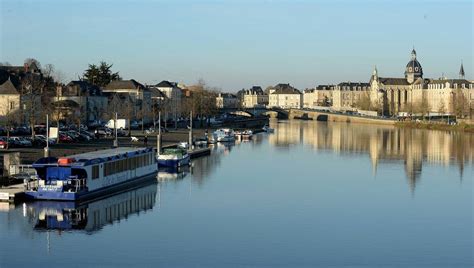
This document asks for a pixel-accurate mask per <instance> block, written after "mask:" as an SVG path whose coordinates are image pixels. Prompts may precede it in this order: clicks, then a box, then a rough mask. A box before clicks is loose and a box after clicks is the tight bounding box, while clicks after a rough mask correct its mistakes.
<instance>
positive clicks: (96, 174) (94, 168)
mask: <svg viewBox="0 0 474 268" xmlns="http://www.w3.org/2000/svg"><path fill="white" fill-rule="evenodd" d="M98 178H99V165H93V166H92V179H93V180H95V179H98Z"/></svg>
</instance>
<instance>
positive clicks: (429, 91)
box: [334, 49, 474, 117]
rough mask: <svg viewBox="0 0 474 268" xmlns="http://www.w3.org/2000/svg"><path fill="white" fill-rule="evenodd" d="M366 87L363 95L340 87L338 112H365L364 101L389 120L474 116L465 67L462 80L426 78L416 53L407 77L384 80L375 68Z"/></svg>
mask: <svg viewBox="0 0 474 268" xmlns="http://www.w3.org/2000/svg"><path fill="white" fill-rule="evenodd" d="M366 85H367V87H362V92H361V91H359V90H352V88H351V87H344V86H336V88H335V92H334V97H335V99H334V109H339V110H344V109H350V108H359V109H361V108H362V107H360V104H361V102H362V100H363V99H364V98H365V99H367V101H369V102H370V106H369V107H365V109H369V110H374V111H378V112H379V114H380V115H386V116H393V115H398V114H399V113H405V114H428V113H440V114H456V115H457V116H461V117H466V116H468V115H471V114H472V109H473V108H474V105H472V104H473V102H474V83H473V81H468V80H466V79H465V73H464V67H463V65H462V63H461V67H460V70H459V78H458V79H448V78H446V77H441V78H439V79H429V78H424V77H423V67H422V66H421V64H420V62H419V61H418V59H417V56H416V51H415V49H413V50H412V52H411V59H410V61H409V62H408V64H407V65H406V67H405V77H381V76H379V74H378V70H377V68H374V71H373V73H372V76H371V78H370V82H369V83H368V84H366ZM364 89H365V90H364ZM337 91H339V92H337ZM352 95H354V96H352ZM338 98H341V100H339V99H338ZM345 100H346V101H345ZM347 100H353V101H347Z"/></svg>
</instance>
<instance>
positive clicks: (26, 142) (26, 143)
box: [20, 137, 33, 147]
mask: <svg viewBox="0 0 474 268" xmlns="http://www.w3.org/2000/svg"><path fill="white" fill-rule="evenodd" d="M20 144H21V146H22V147H31V146H33V142H32V140H31V137H20Z"/></svg>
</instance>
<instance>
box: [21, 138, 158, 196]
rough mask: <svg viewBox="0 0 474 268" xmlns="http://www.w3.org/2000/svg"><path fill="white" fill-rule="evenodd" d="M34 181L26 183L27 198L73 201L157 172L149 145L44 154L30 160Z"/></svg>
mask: <svg viewBox="0 0 474 268" xmlns="http://www.w3.org/2000/svg"><path fill="white" fill-rule="evenodd" d="M33 168H35V169H36V173H37V174H38V175H37V178H38V180H34V181H29V182H27V184H26V186H27V187H26V188H27V189H26V191H25V194H26V196H27V197H28V198H31V199H38V200H66V201H74V200H75V201H77V200H85V199H93V198H100V197H101V196H103V195H104V194H109V193H113V192H116V191H120V190H125V189H129V188H130V187H133V186H136V185H139V184H140V183H143V182H144V181H146V180H149V179H150V178H153V174H154V173H155V172H156V171H157V168H158V167H157V165H156V161H155V153H154V150H153V148H133V147H120V148H115V149H108V150H99V151H94V152H89V153H83V154H76V155H71V156H68V157H60V158H56V157H45V158H41V159H39V160H38V161H36V162H35V163H33Z"/></svg>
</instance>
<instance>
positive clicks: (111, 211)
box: [27, 182, 157, 233]
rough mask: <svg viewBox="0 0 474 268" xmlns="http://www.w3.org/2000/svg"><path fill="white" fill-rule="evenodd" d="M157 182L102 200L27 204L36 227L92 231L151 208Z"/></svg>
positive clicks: (153, 202) (29, 214) (154, 200)
mask: <svg viewBox="0 0 474 268" xmlns="http://www.w3.org/2000/svg"><path fill="white" fill-rule="evenodd" d="M156 193H157V187H156V182H154V183H151V184H149V185H147V186H144V187H141V188H138V189H135V190H131V191H128V192H124V193H121V194H117V195H113V196H110V197H107V198H104V199H101V200H97V201H93V202H90V203H86V204H82V205H77V204H75V203H74V202H54V201H37V202H34V203H31V204H28V207H27V212H28V216H29V217H30V219H31V220H33V221H35V220H36V225H35V229H36V230H83V231H86V232H88V233H92V232H95V231H98V230H100V229H102V227H104V226H105V225H107V224H111V223H113V222H115V221H119V220H121V219H125V218H128V217H129V216H130V215H132V214H139V213H140V212H141V211H146V210H149V209H152V208H153V207H154V205H155V202H156Z"/></svg>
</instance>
